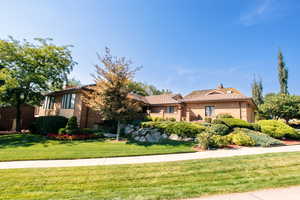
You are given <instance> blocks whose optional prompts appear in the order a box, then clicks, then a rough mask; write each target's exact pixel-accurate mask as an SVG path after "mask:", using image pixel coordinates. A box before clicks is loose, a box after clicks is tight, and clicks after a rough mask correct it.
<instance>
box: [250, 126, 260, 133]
mask: <svg viewBox="0 0 300 200" xmlns="http://www.w3.org/2000/svg"><path fill="white" fill-rule="evenodd" d="M252 127H253V130H255V131H259V132H260V131H261V127H260V125H259V124H252Z"/></svg>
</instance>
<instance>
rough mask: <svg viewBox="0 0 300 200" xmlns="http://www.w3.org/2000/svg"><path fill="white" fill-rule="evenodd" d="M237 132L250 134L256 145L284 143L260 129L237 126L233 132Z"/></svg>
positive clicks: (268, 145)
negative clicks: (254, 129)
mask: <svg viewBox="0 0 300 200" xmlns="http://www.w3.org/2000/svg"><path fill="white" fill-rule="evenodd" d="M236 132H242V133H244V134H246V135H248V136H249V137H251V138H252V139H253V140H254V142H255V145H256V146H263V147H270V146H274V145H281V144H282V142H281V141H279V140H277V139H274V138H272V137H270V136H269V135H267V134H264V133H261V132H258V131H253V130H250V129H245V128H235V129H234V132H233V133H236Z"/></svg>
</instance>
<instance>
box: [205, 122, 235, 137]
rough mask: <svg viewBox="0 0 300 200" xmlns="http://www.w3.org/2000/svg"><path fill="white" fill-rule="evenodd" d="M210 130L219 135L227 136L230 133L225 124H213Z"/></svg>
mask: <svg viewBox="0 0 300 200" xmlns="http://www.w3.org/2000/svg"><path fill="white" fill-rule="evenodd" d="M208 129H209V131H210V132H212V133H215V134H217V135H227V134H228V133H229V132H230V128H229V127H228V126H226V125H224V124H212V125H211V126H210V127H209V128H208Z"/></svg>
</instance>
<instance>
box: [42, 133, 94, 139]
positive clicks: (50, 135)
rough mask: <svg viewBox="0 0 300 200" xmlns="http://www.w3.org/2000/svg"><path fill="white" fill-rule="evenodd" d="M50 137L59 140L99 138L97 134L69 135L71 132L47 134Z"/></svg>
mask: <svg viewBox="0 0 300 200" xmlns="http://www.w3.org/2000/svg"><path fill="white" fill-rule="evenodd" d="M47 137H48V138H51V139H57V140H86V139H92V138H97V135H95V134H76V135H69V134H54V133H49V134H47Z"/></svg>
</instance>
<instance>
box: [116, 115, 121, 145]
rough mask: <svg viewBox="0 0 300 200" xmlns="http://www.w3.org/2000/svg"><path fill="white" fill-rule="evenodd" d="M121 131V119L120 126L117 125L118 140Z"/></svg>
mask: <svg viewBox="0 0 300 200" xmlns="http://www.w3.org/2000/svg"><path fill="white" fill-rule="evenodd" d="M120 131H121V124H120V120H118V127H117V138H116V139H117V141H119V137H120Z"/></svg>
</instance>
